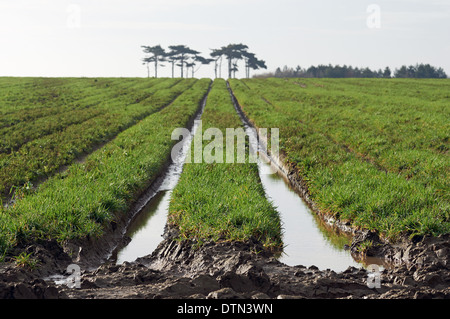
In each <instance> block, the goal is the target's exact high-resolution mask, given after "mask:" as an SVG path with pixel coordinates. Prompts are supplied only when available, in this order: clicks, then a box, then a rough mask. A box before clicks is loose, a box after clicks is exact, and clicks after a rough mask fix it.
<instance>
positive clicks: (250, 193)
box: [168, 79, 282, 250]
mask: <svg viewBox="0 0 450 319" xmlns="http://www.w3.org/2000/svg"><path fill="white" fill-rule="evenodd" d="M211 128H214V129H219V130H220V132H221V134H223V140H224V141H225V134H226V129H227V128H242V122H241V120H240V118H239V116H238V115H237V113H236V111H235V109H234V106H233V104H232V101H231V97H230V95H229V93H228V90H227V86H226V82H225V81H224V80H222V79H217V80H215V81H214V83H213V86H212V89H211V91H210V93H209V95H208V99H207V104H206V107H205V110H204V113H203V115H202V130H201V131H200V130H198V131H197V133H196V137H195V138H199V137H200V138H201V136H203V134H205V132H207V131H208V130H209V129H211ZM209 132H211V131H209ZM216 133H217V132H216ZM199 135H200V136H199ZM219 136H220V134H219V135H218V136H215V135H214V136H212V140H207V139H205V140H204V141H201V142H200V143H202V149H203V151H204V154H203V160H202V161H201V163H196V162H195V161H194V158H195V157H194V154H193V153H194V149H196V148H197V147H198V146H191V159H192V160H191V161H190V162H189V163H186V164H185V165H184V167H183V173H182V174H181V177H180V180H179V182H178V184H177V186H176V187H175V189H174V191H173V193H172V198H171V202H170V207H169V214H168V221H169V224H171V225H173V226H174V227H176V228H177V229H178V230H179V234H180V238H182V239H184V238H188V239H196V240H198V241H199V242H200V243H201V242H202V241H206V240H209V239H212V240H215V241H219V240H224V241H236V240H237V241H245V240H247V239H249V238H256V239H258V240H259V241H261V242H262V243H263V244H264V245H265V246H266V247H267V248H268V249H275V250H276V249H280V248H281V246H282V235H281V222H280V219H279V215H278V212H277V211H276V209H275V208H274V206H273V205H272V203H271V202H269V201H268V200H267V198H266V195H265V192H264V188H263V186H262V184H261V181H260V178H259V173H258V166H257V164H255V163H249V162H248V150H247V152H246V154H247V156H246V162H245V163H238V162H237V158H235V161H234V163H226V153H227V152H229V151H230V148H226V149H225V146H224V144H223V143H218V144H215V142H217V141H219V140H217V138H219ZM195 138H194V140H195ZM197 142H198V140H197ZM247 142H248V141H247ZM194 143H195V141H194ZM211 143H212V144H211ZM237 147H240V146H239V145H238V141H236V143H235V144H234V147H233V148H231V150H232V151H233V152H234V154H235V156H236V154H237ZM247 147H248V145H247ZM216 152H218V153H216ZM221 153H222V159H223V161H221V160H220V159H219V160H217V159H218V158H220V155H218V154H221ZM207 155H212V156H214V157H215V156H217V158H216V160H214V161H210V160H207V158H208V157H207ZM220 162H222V163H220Z"/></svg>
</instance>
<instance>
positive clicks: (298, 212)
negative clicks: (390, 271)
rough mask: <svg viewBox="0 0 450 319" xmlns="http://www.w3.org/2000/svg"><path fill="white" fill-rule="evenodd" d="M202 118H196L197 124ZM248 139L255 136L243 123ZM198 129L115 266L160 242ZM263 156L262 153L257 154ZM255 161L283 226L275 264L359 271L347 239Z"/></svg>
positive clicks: (133, 229) (139, 219)
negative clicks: (346, 247) (171, 201)
mask: <svg viewBox="0 0 450 319" xmlns="http://www.w3.org/2000/svg"><path fill="white" fill-rule="evenodd" d="M199 118H200V115H199V117H198V118H197V120H198V119H199ZM241 119H242V120H243V123H244V126H245V128H246V132H247V134H253V133H254V130H251V129H250V128H249V126H248V125H247V123H246V122H245V120H244V119H243V118H242V115H241ZM196 123H197V122H196ZM196 129H197V125H194V127H193V128H192V130H191V137H190V139H185V140H186V143H185V145H184V146H183V148H182V150H181V152H180V156H179V158H178V159H177V160H176V161H174V163H172V165H171V166H170V167H169V172H168V174H167V176H166V178H165V180H164V182H163V183H162V185H161V186H160V188H159V189H158V191H157V192H156V194H155V195H154V197H153V198H151V200H149V202H148V204H147V205H146V206H145V207H144V208H143V209H142V211H141V212H140V213H139V215H138V216H137V217H136V218H135V219H134V221H133V222H132V223H131V224H130V226H129V228H128V230H127V233H126V235H127V236H129V237H130V238H131V242H130V243H129V244H128V245H127V246H125V247H124V248H122V249H121V250H119V251H118V252H117V253H116V254H117V255H116V256H115V258H114V259H116V263H117V264H121V263H123V262H124V261H129V262H131V261H134V260H135V259H136V258H138V257H142V256H145V255H148V254H151V253H152V252H153V251H154V249H155V248H156V247H157V246H158V244H159V243H160V242H161V241H162V234H163V233H164V227H165V225H166V220H167V212H168V208H169V202H170V197H171V194H172V190H173V188H174V187H175V185H176V184H177V181H178V178H179V176H180V174H181V172H182V168H183V164H184V160H185V157H186V153H187V151H188V150H189V145H190V143H191V139H192V136H193V135H194V134H195V131H196ZM259 150H260V151H261V149H260V148H259ZM262 158H263V157H259V159H258V167H259V171H260V177H261V181H262V184H263V186H264V189H265V191H266V196H267V197H268V199H269V200H271V201H272V202H273V204H274V205H275V206H276V207H277V210H278V212H279V213H280V218H281V220H282V225H283V242H284V245H285V248H284V250H283V253H282V254H281V256H280V258H279V260H280V261H281V262H283V263H285V264H287V265H290V266H294V265H303V266H307V267H309V266H312V265H315V266H317V267H318V268H319V269H331V270H334V271H336V272H340V271H344V270H345V269H347V268H348V267H349V266H355V267H361V266H363V265H362V264H360V263H358V262H356V261H355V260H354V259H353V258H352V256H351V255H350V252H349V251H348V250H345V249H344V245H345V244H349V243H350V241H351V239H350V238H349V237H348V236H346V235H343V234H337V233H336V232H335V231H334V230H332V229H329V228H328V227H327V226H326V225H325V223H324V222H323V221H322V220H320V218H319V217H317V215H316V214H315V213H314V212H312V211H311V210H310V209H309V207H308V206H307V205H306V203H305V202H304V201H303V200H302V198H301V197H300V196H299V195H298V194H297V193H296V192H295V190H293V189H292V188H291V186H290V185H289V182H288V181H287V180H286V179H285V178H283V174H282V173H281V171H278V172H274V168H276V165H274V164H272V165H271V164H269V163H267V162H266V160H263V159H262Z"/></svg>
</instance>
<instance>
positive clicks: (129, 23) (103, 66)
mask: <svg viewBox="0 0 450 319" xmlns="http://www.w3.org/2000/svg"><path fill="white" fill-rule="evenodd" d="M230 43H243V44H246V45H247V46H248V47H249V49H248V50H249V51H250V52H253V53H255V54H256V56H257V57H258V58H259V59H262V60H264V61H265V62H266V65H267V70H263V71H255V72H253V73H252V74H257V73H262V72H267V71H275V69H276V68H277V67H283V66H284V65H287V66H289V67H296V66H297V65H300V66H301V67H303V68H307V67H309V66H311V65H318V64H333V65H336V64H339V65H352V66H354V67H369V68H371V69H380V68H382V69H384V68H385V67H386V66H389V67H390V68H391V69H392V70H395V69H396V68H399V67H400V66H402V65H411V64H416V63H429V64H431V65H433V66H437V67H442V68H443V69H444V70H445V72H446V73H447V74H448V75H449V76H450V58H449V57H450V0H369V1H368V0H340V1H336V0H322V1H319V0H316V1H312V0H308V1H306V0H277V1H273V0H272V1H267V0H226V1H224V0H127V1H119V0H0V76H44V77H146V76H147V69H146V67H145V66H144V65H143V64H142V59H143V58H144V57H145V54H144V52H143V51H142V48H141V46H142V45H148V46H154V45H161V46H162V47H164V48H167V47H168V46H169V45H178V44H184V45H186V46H188V47H190V48H192V49H194V50H197V51H200V52H201V54H202V55H203V56H204V57H209V53H210V52H211V49H214V48H220V47H222V46H226V45H228V44H230ZM240 69H241V70H240V71H239V72H238V73H237V74H236V75H237V77H244V76H245V72H244V70H243V65H241V68H240ZM151 71H152V73H151V75H153V69H151ZM158 73H159V74H158V75H159V76H171V67H170V66H169V65H166V66H165V67H162V68H160V69H159V72H158ZM175 75H176V76H179V75H180V72H179V70H178V69H177V70H176V73H175ZM222 75H223V76H225V75H227V72H226V70H225V63H224V68H223V71H222ZM195 76H196V77H214V67H213V65H212V64H211V65H202V66H200V67H199V68H198V69H197V71H196V73H195Z"/></svg>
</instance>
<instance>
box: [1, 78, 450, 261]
mask: <svg viewBox="0 0 450 319" xmlns="http://www.w3.org/2000/svg"><path fill="white" fill-rule="evenodd" d="M210 84H211V80H209V79H202V80H196V79H183V80H182V79H138V78H128V79H125V78H123V79H122V78H99V79H93V78H0V133H1V140H0V195H1V199H2V205H1V206H0V207H1V208H0V258H1V256H2V255H5V254H6V253H7V252H8V251H9V250H10V249H11V248H12V247H14V246H16V245H18V244H20V243H24V242H30V241H33V240H35V239H38V238H55V239H57V240H59V241H63V240H66V239H73V238H83V237H86V236H99V235H101V234H102V230H103V228H104V226H105V225H106V224H108V223H110V222H111V221H113V220H114V219H115V218H117V217H118V216H121V215H123V214H126V213H127V211H128V210H129V208H130V205H131V203H132V202H133V201H134V200H136V199H137V197H138V196H139V194H140V193H141V192H142V191H143V190H144V189H145V188H146V187H147V186H148V185H149V184H150V183H151V182H152V181H153V180H154V178H155V176H157V175H158V174H159V173H160V172H161V170H162V167H163V166H164V165H165V164H166V162H167V160H168V159H169V157H170V153H171V149H172V147H173V145H174V144H175V141H172V140H171V133H172V131H173V130H174V129H175V128H179V127H186V125H187V123H188V122H189V121H191V120H192V119H193V116H194V114H195V113H196V112H197V111H198V110H199V106H200V103H201V101H202V100H203V98H204V96H205V94H206V93H207V92H208V90H209V87H210ZM230 86H231V88H232V90H233V92H234V94H235V96H236V98H237V100H238V102H239V104H240V105H241V106H242V108H243V111H244V113H245V114H246V116H247V117H248V118H249V119H250V120H251V121H252V122H253V123H254V124H255V126H257V127H261V128H269V129H270V128H279V133H280V152H281V154H282V155H283V156H284V158H285V160H286V164H287V165H289V166H291V167H292V168H293V169H294V170H295V171H296V172H297V173H298V174H299V176H301V178H302V179H303V180H304V181H305V183H306V185H307V188H308V192H309V194H310V197H311V199H312V200H313V201H314V202H315V203H316V204H317V206H318V207H319V209H320V210H321V211H322V212H324V213H327V214H331V215H333V216H335V217H337V218H339V219H341V220H348V221H350V222H351V223H352V224H353V225H355V226H357V227H361V228H369V229H375V230H378V231H380V232H381V233H382V234H384V235H385V236H386V237H388V238H390V239H395V238H397V237H398V236H400V235H402V234H409V235H414V234H433V235H437V234H441V233H448V232H449V231H450V203H449V199H450V198H449V193H450V192H449V189H450V185H449V180H450V178H449V173H450V165H449V164H450V163H449V154H448V151H449V131H450V130H449V129H450V122H449V120H448V119H449V118H450V82H449V81H448V80H413V79H246V80H237V79H232V80H230ZM202 120H203V132H204V130H206V129H208V128H212V127H215V128H219V129H221V130H224V129H225V128H238V127H241V125H242V123H241V122H240V120H239V117H238V116H237V114H236V112H235V110H234V108H233V105H232V103H231V99H230V95H229V93H228V90H227V87H226V82H225V81H224V80H216V81H214V82H213V86H212V90H211V91H210V94H209V97H208V100H207V105H206V108H205V113H204V114H203V117H202ZM205 143H206V145H203V146H207V144H208V143H209V142H208V141H205ZM6 204H8V205H6ZM169 222H170V223H172V224H173V225H174V226H176V227H178V229H179V230H180V234H181V237H182V238H196V239H197V240H199V241H202V240H206V239H208V238H213V239H224V240H243V239H246V238H250V237H256V238H258V239H259V240H261V241H263V242H264V243H265V245H266V246H267V247H271V248H275V247H280V246H281V245H282V236H281V226H280V224H281V223H280V220H279V217H278V214H277V212H276V209H275V208H274V207H273V206H272V204H271V203H270V202H268V201H267V199H266V198H265V196H264V191H263V189H262V187H261V184H260V182H259V177H258V172H257V166H256V164H251V163H245V164H214V163H212V164H207V163H201V164H196V163H192V164H187V165H186V166H185V170H184V172H183V174H182V176H181V179H180V182H179V184H178V185H177V186H176V188H175V190H174V192H173V198H172V201H171V205H170V215H169Z"/></svg>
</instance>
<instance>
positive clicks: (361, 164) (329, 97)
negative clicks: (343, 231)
mask: <svg viewBox="0 0 450 319" xmlns="http://www.w3.org/2000/svg"><path fill="white" fill-rule="evenodd" d="M231 86H232V88H233V90H234V93H235V95H236V97H237V99H238V100H239V103H240V104H241V106H242V107H243V109H244V112H245V113H246V114H247V116H248V117H249V118H250V119H251V120H252V121H253V122H254V123H255V125H256V126H258V127H279V128H280V148H281V151H282V153H283V155H284V156H286V159H287V161H288V162H289V163H290V164H291V165H292V166H293V167H294V168H295V170H297V171H298V172H299V174H300V176H302V178H303V179H304V180H305V181H306V183H307V185H308V189H309V193H310V195H311V198H312V199H313V201H314V202H315V203H316V204H317V205H318V206H319V207H320V209H321V210H322V211H323V212H325V213H328V214H333V215H335V216H336V217H339V218H340V219H343V220H350V221H352V222H353V223H354V225H356V226H359V227H366V228H370V229H376V230H379V231H381V232H382V233H384V234H385V235H386V236H387V237H389V238H391V239H392V238H395V237H397V236H398V235H399V234H401V233H405V232H408V233H410V234H425V233H431V234H440V233H446V232H449V231H450V223H449V222H450V220H449V208H450V206H449V180H450V179H449V168H450V166H449V156H448V149H449V140H448V139H449V135H448V134H449V128H450V122H449V118H450V93H449V92H450V90H449V89H450V82H449V81H447V80H443V81H439V80H410V79H408V80H397V79H390V80H380V79H378V80H376V79H375V80H373V79H371V80H369V79H338V80H336V79H335V80H331V79H320V80H318V79H288V80H287V79H261V80H255V79H251V80H242V81H238V80H232V81H231Z"/></svg>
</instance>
